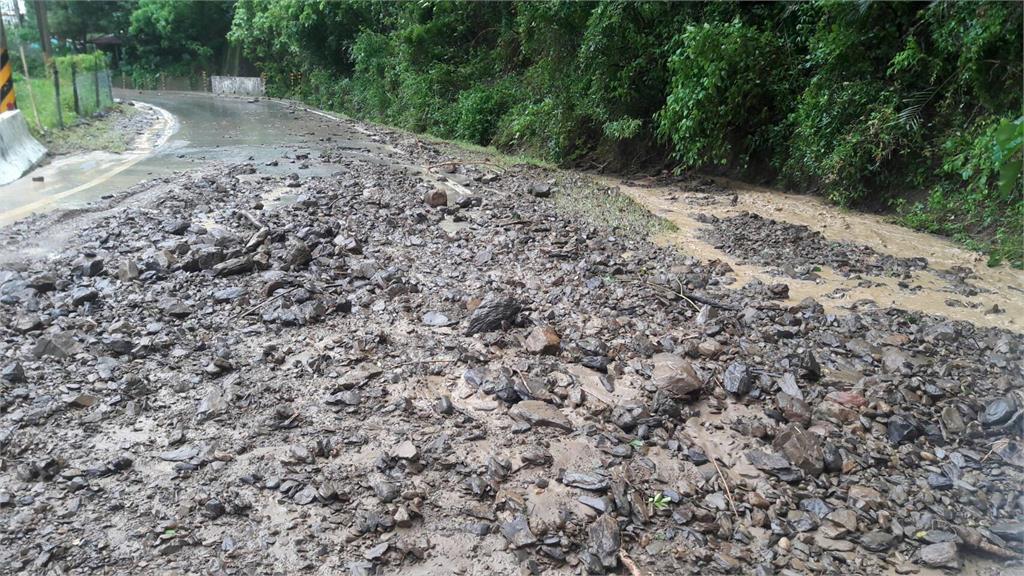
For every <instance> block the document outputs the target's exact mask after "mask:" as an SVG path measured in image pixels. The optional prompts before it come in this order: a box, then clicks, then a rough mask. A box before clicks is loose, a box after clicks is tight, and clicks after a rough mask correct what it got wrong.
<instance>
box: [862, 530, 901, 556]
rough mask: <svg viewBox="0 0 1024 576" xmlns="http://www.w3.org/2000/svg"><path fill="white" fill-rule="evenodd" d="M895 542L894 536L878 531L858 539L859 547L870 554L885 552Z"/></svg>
mask: <svg viewBox="0 0 1024 576" xmlns="http://www.w3.org/2000/svg"><path fill="white" fill-rule="evenodd" d="M895 541H896V537H895V536H893V535H892V534H890V533H888V532H882V531H880V530H874V531H871V532H868V533H867V534H864V535H863V536H861V537H860V545H861V546H863V547H864V548H865V549H867V550H870V551H872V552H885V551H886V550H888V549H889V548H891V547H892V545H893V543H894V542H895Z"/></svg>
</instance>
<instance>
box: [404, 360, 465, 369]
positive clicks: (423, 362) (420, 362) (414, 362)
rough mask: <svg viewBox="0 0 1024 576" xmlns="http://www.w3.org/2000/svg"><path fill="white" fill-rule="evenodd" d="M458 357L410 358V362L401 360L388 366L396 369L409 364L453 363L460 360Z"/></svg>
mask: <svg viewBox="0 0 1024 576" xmlns="http://www.w3.org/2000/svg"><path fill="white" fill-rule="evenodd" d="M458 361H459V359H458V358H430V359H427V360H409V361H408V362H399V363H398V364H395V365H394V366H391V367H389V368H388V370H394V369H395V368H401V367H402V366H408V365H410V364H451V363H453V362H458Z"/></svg>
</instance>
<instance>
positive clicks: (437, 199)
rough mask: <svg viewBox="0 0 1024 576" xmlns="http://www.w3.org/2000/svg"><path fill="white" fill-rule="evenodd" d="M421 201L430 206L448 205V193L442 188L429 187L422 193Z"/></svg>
mask: <svg viewBox="0 0 1024 576" xmlns="http://www.w3.org/2000/svg"><path fill="white" fill-rule="evenodd" d="M423 202H425V203H426V204H427V206H430V207H432V208H438V207H440V206H447V205H448V194H447V193H445V191H444V190H438V189H437V188H431V189H429V190H427V191H426V192H424V193H423Z"/></svg>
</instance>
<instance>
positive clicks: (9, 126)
mask: <svg viewBox="0 0 1024 576" xmlns="http://www.w3.org/2000/svg"><path fill="white" fill-rule="evenodd" d="M45 155H46V148H44V147H43V145H42V144H40V143H39V142H38V141H37V140H36V139H35V138H33V137H32V135H31V134H29V132H28V125H27V124H25V117H24V116H22V115H21V110H12V111H10V112H4V113H2V114H0V186H2V185H4V184H7V183H9V182H14V181H15V180H17V179H18V178H21V176H22V175H23V174H24V173H25V172H28V171H29V170H31V169H32V167H33V166H35V165H36V163H37V162H39V161H40V160H42V159H43V156H45Z"/></svg>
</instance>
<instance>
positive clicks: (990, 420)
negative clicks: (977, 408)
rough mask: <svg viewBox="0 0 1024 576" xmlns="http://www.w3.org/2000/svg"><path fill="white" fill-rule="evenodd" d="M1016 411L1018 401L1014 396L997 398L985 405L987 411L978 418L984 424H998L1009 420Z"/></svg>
mask: <svg viewBox="0 0 1024 576" xmlns="http://www.w3.org/2000/svg"><path fill="white" fill-rule="evenodd" d="M1016 411H1017V403H1016V402H1014V401H1013V398H1009V397H1006V398H996V399H995V400H992V401H991V402H989V403H988V404H986V405H985V411H984V412H982V413H981V414H980V415H979V417H978V420H979V421H980V422H981V425H982V426H998V425H999V424H1003V423H1004V422H1006V421H1007V420H1009V419H1010V416H1013V414H1014V412H1016Z"/></svg>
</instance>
